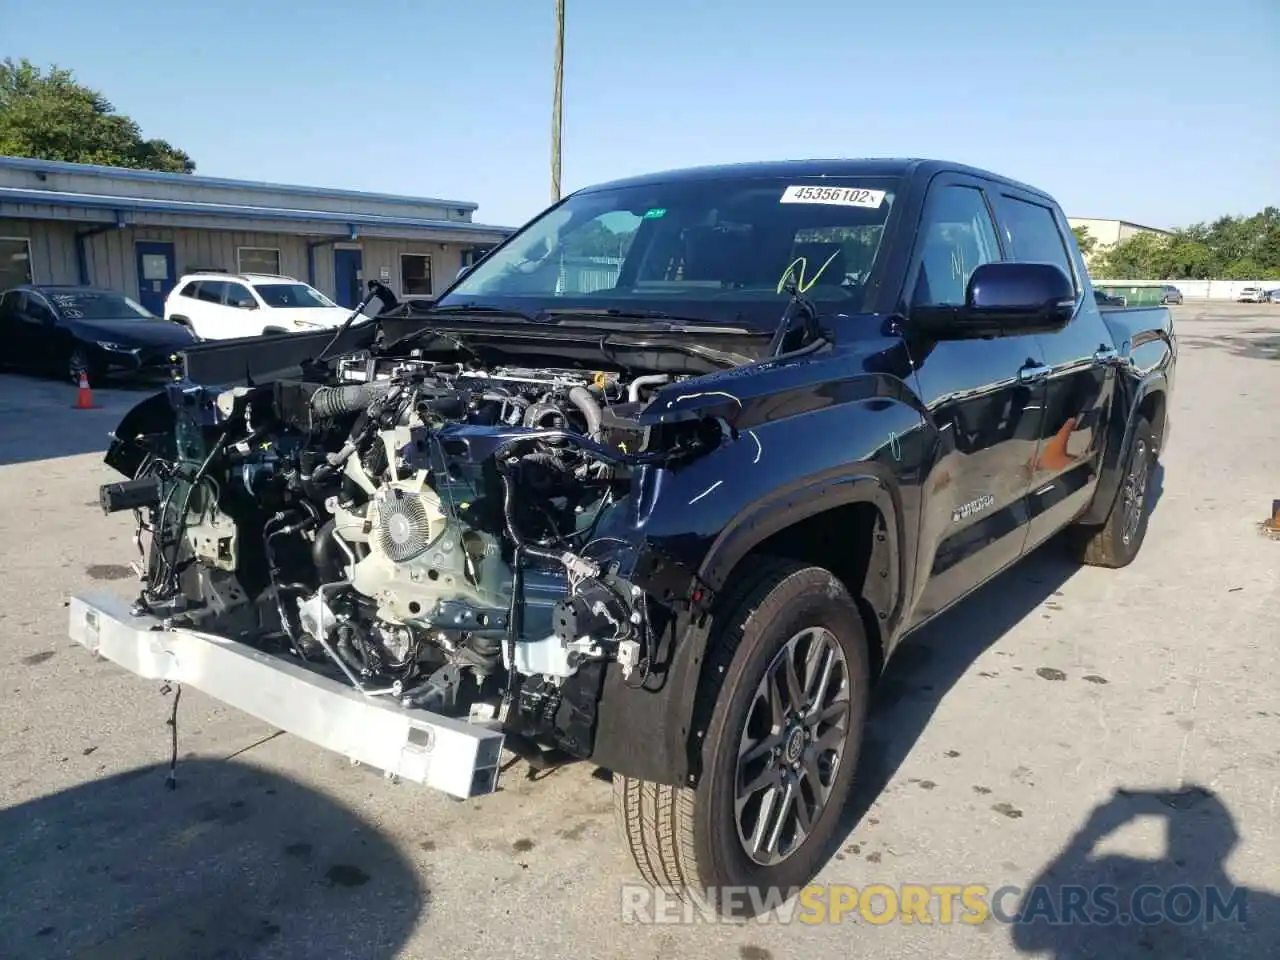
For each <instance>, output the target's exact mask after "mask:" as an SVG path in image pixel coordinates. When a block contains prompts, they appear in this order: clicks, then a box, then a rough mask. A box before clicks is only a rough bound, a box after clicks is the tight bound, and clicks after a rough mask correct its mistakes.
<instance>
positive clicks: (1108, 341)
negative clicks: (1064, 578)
mask: <svg viewBox="0 0 1280 960" xmlns="http://www.w3.org/2000/svg"><path fill="white" fill-rule="evenodd" d="M996 217H997V219H998V220H999V222H1000V229H1001V234H1002V238H1003V239H1004V241H1005V242H1006V244H1007V245H1008V247H1009V249H1010V251H1011V253H1012V255H1013V257H1014V259H1017V260H1026V261H1032V262H1037V263H1052V264H1053V265H1055V266H1057V267H1060V268H1061V269H1062V270H1063V272H1064V273H1066V275H1067V276H1068V277H1070V278H1071V280H1072V283H1073V284H1074V286H1075V293H1076V309H1075V314H1074V316H1073V317H1072V318H1071V322H1070V323H1068V324H1067V325H1066V326H1065V327H1063V328H1062V329H1061V330H1059V331H1058V332H1056V333H1047V334H1040V335H1039V337H1038V339H1039V341H1040V345H1041V349H1042V351H1043V353H1044V359H1045V364H1046V366H1048V368H1049V371H1048V377H1047V379H1046V381H1045V399H1044V415H1043V417H1042V418H1041V428H1040V436H1041V439H1042V441H1043V442H1042V443H1041V445H1040V449H1039V453H1038V455H1037V457H1036V459H1035V461H1034V463H1033V469H1032V473H1031V491H1030V497H1029V498H1028V505H1029V508H1030V514H1031V519H1030V529H1029V532H1028V539H1027V548H1028V549H1030V548H1031V547H1033V546H1035V545H1036V544H1038V543H1040V542H1042V541H1043V540H1045V539H1046V538H1047V537H1049V536H1050V535H1052V534H1053V533H1054V532H1056V531H1057V530H1059V529H1061V528H1062V527H1063V526H1065V525H1066V524H1068V523H1070V522H1071V520H1073V519H1074V518H1075V517H1076V516H1077V515H1078V514H1079V513H1080V512H1081V511H1082V510H1084V509H1085V507H1086V506H1088V504H1089V501H1090V500H1091V499H1092V498H1093V492H1094V489H1095V488H1096V486H1097V470H1098V466H1099V463H1100V459H1101V456H1102V450H1103V443H1104V440H1105V437H1106V430H1107V420H1108V416H1109V413H1110V410H1111V401H1112V396H1113V394H1114V392H1115V376H1116V369H1115V360H1116V350H1115V345H1114V343H1113V341H1112V337H1111V331H1110V330H1109V329H1108V328H1107V325H1106V324H1105V323H1104V322H1103V319H1102V312H1101V311H1100V310H1099V309H1098V304H1097V302H1096V301H1095V300H1094V298H1093V297H1092V296H1086V284H1085V277H1086V276H1087V275H1086V273H1085V266H1084V262H1083V260H1082V259H1081V258H1080V253H1079V250H1078V249H1077V247H1076V245H1075V243H1074V241H1073V240H1072V239H1070V238H1071V228H1070V227H1069V226H1068V224H1067V221H1066V218H1065V217H1063V216H1062V211H1061V210H1059V209H1058V207H1057V205H1056V204H1054V203H1053V202H1052V201H1051V200H1048V199H1046V198H1045V197H1042V196H1039V195H1037V194H1034V193H1031V192H1029V191H1021V190H1015V189H1013V188H1009V187H1004V186H1001V187H1000V188H999V198H998V203H997V204H996Z"/></svg>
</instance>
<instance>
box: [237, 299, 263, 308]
mask: <svg viewBox="0 0 1280 960" xmlns="http://www.w3.org/2000/svg"><path fill="white" fill-rule="evenodd" d="M236 306H237V307H239V308H240V309H241V310H257V309H258V301H257V300H254V299H252V298H251V297H245V298H244V299H243V300H237V301H236Z"/></svg>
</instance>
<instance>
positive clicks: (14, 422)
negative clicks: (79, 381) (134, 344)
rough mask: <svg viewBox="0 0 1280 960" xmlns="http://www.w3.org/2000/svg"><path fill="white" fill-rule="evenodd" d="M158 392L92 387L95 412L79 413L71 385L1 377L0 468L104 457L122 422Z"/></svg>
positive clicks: (145, 387) (150, 387) (142, 386)
mask: <svg viewBox="0 0 1280 960" xmlns="http://www.w3.org/2000/svg"><path fill="white" fill-rule="evenodd" d="M160 389H162V386H161V385H157V384H154V383H139V384H128V383H124V384H115V383H113V384H112V386H111V387H109V388H98V387H94V388H93V400H94V403H95V404H96V408H95V409H92V410H75V409H73V404H74V403H75V401H76V387H75V386H73V385H72V384H69V383H62V382H60V381H58V380H51V379H40V378H37V377H26V376H21V375H18V374H0V466H3V465H6V464H13V463H30V462H33V461H37V460H54V459H57V458H60V457H71V456H76V455H78V454H82V453H100V452H105V451H106V449H107V444H108V443H110V441H111V438H110V436H109V434H110V433H111V431H112V430H114V429H115V428H116V427H117V426H118V425H119V423H120V418H121V417H123V416H124V415H125V414H126V413H127V412H128V411H129V410H130V409H131V408H132V407H133V406H134V405H135V404H137V403H140V402H141V401H142V400H144V399H145V398H146V397H147V396H149V395H150V394H152V393H155V392H157V391H158V390H160Z"/></svg>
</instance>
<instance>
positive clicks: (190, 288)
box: [178, 280, 200, 298]
mask: <svg viewBox="0 0 1280 960" xmlns="http://www.w3.org/2000/svg"><path fill="white" fill-rule="evenodd" d="M199 286H200V281H199V280H192V281H191V282H190V283H188V284H187V285H186V286H184V287H183V288H182V289H181V290H179V291H178V296H180V297H192V298H194V297H195V295H196V290H197V288H198V287H199Z"/></svg>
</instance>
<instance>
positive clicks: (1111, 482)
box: [1076, 370, 1169, 526]
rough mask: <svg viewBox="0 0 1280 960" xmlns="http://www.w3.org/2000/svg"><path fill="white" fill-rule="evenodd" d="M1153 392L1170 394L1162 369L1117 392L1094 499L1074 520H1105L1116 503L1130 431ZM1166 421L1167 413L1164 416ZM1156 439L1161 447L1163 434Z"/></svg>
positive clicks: (1126, 467)
mask: <svg viewBox="0 0 1280 960" xmlns="http://www.w3.org/2000/svg"><path fill="white" fill-rule="evenodd" d="M1155 394H1163V395H1164V397H1165V400H1166V403H1167V400H1168V394H1169V381H1168V376H1167V375H1166V374H1165V373H1164V372H1163V371H1161V370H1157V371H1153V372H1151V373H1149V374H1147V375H1146V376H1145V377H1143V378H1142V379H1141V380H1137V381H1129V383H1128V384H1127V389H1125V390H1124V391H1123V392H1121V391H1119V390H1118V391H1117V396H1116V400H1117V401H1119V402H1117V403H1116V404H1115V405H1114V406H1113V409H1112V429H1110V430H1109V431H1108V432H1107V445H1106V448H1105V449H1104V450H1103V454H1102V462H1101V463H1100V465H1099V467H1098V486H1097V488H1096V489H1095V490H1094V494H1093V500H1092V501H1091V502H1090V503H1089V507H1088V509H1087V510H1085V512H1084V513H1083V514H1081V515H1080V517H1079V519H1078V520H1077V521H1076V522H1077V523H1080V524H1083V525H1086V526H1095V525H1097V524H1101V523H1106V520H1107V517H1109V516H1110V515H1111V510H1112V508H1113V507H1114V506H1115V502H1116V498H1117V497H1118V496H1119V495H1120V485H1121V483H1122V482H1123V480H1124V478H1125V475H1126V474H1127V473H1128V472H1129V466H1130V463H1129V460H1130V453H1131V448H1132V446H1133V434H1134V431H1135V429H1136V428H1137V425H1138V415H1139V412H1140V411H1141V410H1142V407H1143V404H1144V403H1145V402H1146V401H1147V399H1148V398H1149V397H1151V396H1154V395H1155ZM1164 420H1165V422H1166V423H1167V422H1168V416H1167V414H1166V416H1165V418H1164ZM1165 433H1167V430H1161V436H1158V437H1157V438H1156V440H1157V443H1158V444H1159V445H1160V446H1161V447H1163V445H1164V434H1165Z"/></svg>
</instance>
